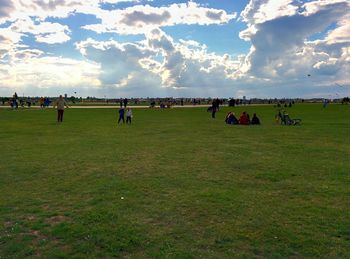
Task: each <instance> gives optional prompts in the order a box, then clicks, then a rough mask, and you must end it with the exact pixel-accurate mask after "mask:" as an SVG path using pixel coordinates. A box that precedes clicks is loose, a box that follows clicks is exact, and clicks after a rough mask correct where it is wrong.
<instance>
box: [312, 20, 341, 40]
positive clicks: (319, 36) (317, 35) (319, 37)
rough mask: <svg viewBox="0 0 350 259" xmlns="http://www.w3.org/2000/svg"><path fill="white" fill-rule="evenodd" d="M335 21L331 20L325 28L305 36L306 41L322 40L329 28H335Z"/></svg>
mask: <svg viewBox="0 0 350 259" xmlns="http://www.w3.org/2000/svg"><path fill="white" fill-rule="evenodd" d="M337 27H338V26H337V23H336V22H333V23H331V24H330V25H329V26H327V28H325V29H324V30H322V31H320V32H317V33H315V34H313V35H311V36H310V37H308V38H307V40H308V41H314V40H322V39H324V38H325V37H326V36H327V33H328V32H329V31H331V30H334V29H335V28H337Z"/></svg>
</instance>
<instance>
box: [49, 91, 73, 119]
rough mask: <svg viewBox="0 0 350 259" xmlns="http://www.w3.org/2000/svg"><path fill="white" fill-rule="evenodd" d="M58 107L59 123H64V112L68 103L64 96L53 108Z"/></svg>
mask: <svg viewBox="0 0 350 259" xmlns="http://www.w3.org/2000/svg"><path fill="white" fill-rule="evenodd" d="M56 106H57V122H62V121H63V112H64V106H66V107H67V108H69V107H68V105H67V102H66V101H65V100H64V99H63V97H62V95H60V97H59V98H58V99H57V100H56V102H55V104H54V106H53V108H55V107H56Z"/></svg>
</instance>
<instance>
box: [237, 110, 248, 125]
mask: <svg viewBox="0 0 350 259" xmlns="http://www.w3.org/2000/svg"><path fill="white" fill-rule="evenodd" d="M249 123H250V121H249V115H248V114H247V113H246V112H243V113H242V115H241V117H239V124H241V125H249Z"/></svg>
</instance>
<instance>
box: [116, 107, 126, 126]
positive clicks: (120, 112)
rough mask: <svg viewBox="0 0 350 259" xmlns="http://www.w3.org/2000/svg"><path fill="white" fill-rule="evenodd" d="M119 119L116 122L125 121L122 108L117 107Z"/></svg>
mask: <svg viewBox="0 0 350 259" xmlns="http://www.w3.org/2000/svg"><path fill="white" fill-rule="evenodd" d="M118 113H119V119H118V124H119V123H120V121H123V123H125V120H124V108H119V111H118Z"/></svg>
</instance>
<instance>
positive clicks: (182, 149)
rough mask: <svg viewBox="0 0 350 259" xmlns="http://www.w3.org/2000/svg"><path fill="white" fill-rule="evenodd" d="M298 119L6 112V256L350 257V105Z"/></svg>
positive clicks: (294, 113)
mask: <svg viewBox="0 0 350 259" xmlns="http://www.w3.org/2000/svg"><path fill="white" fill-rule="evenodd" d="M243 109H244V110H247V111H248V112H250V113H253V112H257V113H258V115H259V117H260V119H261V121H262V123H263V124H262V125H261V126H248V127H246V126H228V125H225V124H224V122H223V119H224V116H225V114H226V112H227V111H229V110H233V111H235V112H236V114H237V113H240V112H241V111H243ZM288 111H289V113H290V115H291V117H298V118H302V119H303V124H302V126H280V125H276V124H275V122H274V114H275V113H276V111H275V109H274V108H273V107H272V106H255V107H254V106H251V107H238V108H224V109H223V110H221V111H220V112H219V113H217V118H216V119H215V120H213V119H211V118H210V114H209V113H207V112H206V109H205V108H191V109H189V108H187V109H167V110H160V109H154V110H152V109H134V111H133V113H134V122H133V124H132V125H131V126H128V125H122V126H119V127H117V126H116V113H117V111H116V110H113V109H68V110H66V112H65V118H64V122H63V123H62V124H60V125H58V124H57V123H56V121H55V119H56V113H55V111H54V110H53V109H50V110H39V109H33V110H27V109H24V110H18V111H12V110H8V109H1V110H0V146H1V153H0V154H1V155H0V258H23V257H33V258H67V257H74V258H111V257H129V258H232V257H242V258H246V257H253V258H254V257H256V258H259V257H269V258H271V257H272V258H288V257H304V258H305V257H314V258H316V257H318V258H319V257H321V258H350V209H349V208H350V187H349V186H350V160H349V157H350V138H349V132H350V106H346V105H343V106H342V105H330V106H329V107H328V108H327V109H322V105H321V104H314V105H312V104H309V105H306V104H305V105H302V104H298V105H296V106H294V107H292V108H288Z"/></svg>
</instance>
